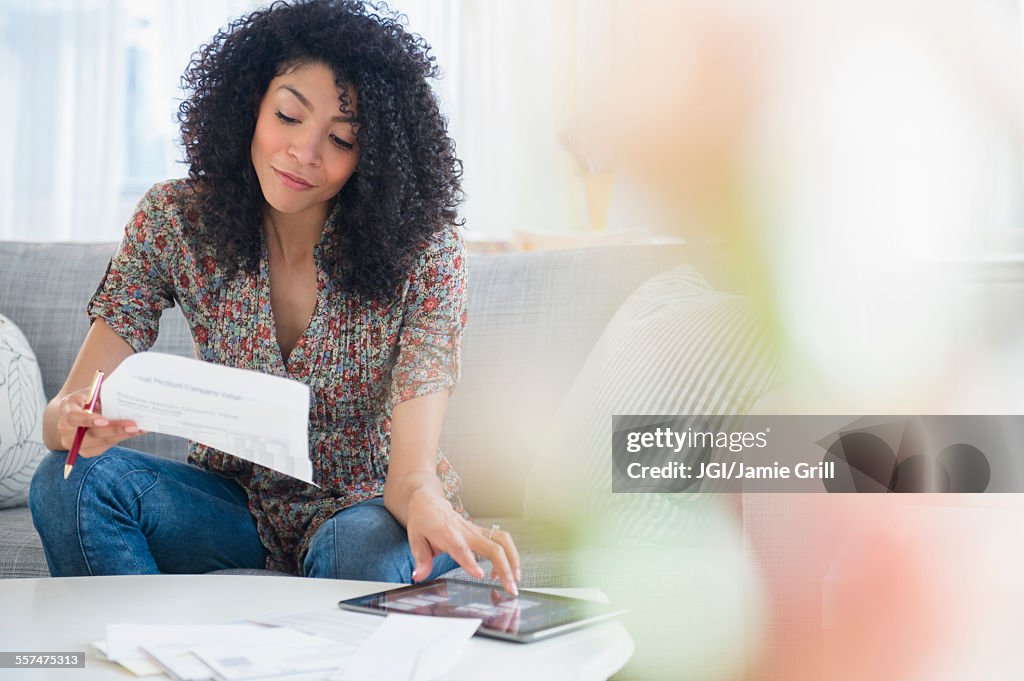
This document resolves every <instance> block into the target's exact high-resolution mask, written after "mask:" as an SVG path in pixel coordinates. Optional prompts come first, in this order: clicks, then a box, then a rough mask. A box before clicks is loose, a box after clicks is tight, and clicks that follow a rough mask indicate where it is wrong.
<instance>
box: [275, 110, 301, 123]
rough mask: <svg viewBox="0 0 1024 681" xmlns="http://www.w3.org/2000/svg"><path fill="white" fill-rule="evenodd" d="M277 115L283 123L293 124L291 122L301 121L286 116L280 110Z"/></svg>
mask: <svg viewBox="0 0 1024 681" xmlns="http://www.w3.org/2000/svg"><path fill="white" fill-rule="evenodd" d="M275 115H276V116H277V117H278V118H279V119H280V120H281V122H282V123H288V124H291V123H298V122H299V121H298V120H296V119H294V118H291V117H289V116H285V115H284V114H283V113H281V112H280V111H278V112H277V113H276V114H275Z"/></svg>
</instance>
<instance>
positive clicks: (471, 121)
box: [0, 0, 608, 241]
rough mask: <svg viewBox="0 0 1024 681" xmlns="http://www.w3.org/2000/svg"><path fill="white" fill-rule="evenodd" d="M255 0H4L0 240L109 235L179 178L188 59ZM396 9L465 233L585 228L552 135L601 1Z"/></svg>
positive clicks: (456, 2)
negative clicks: (438, 129) (437, 73)
mask: <svg viewBox="0 0 1024 681" xmlns="http://www.w3.org/2000/svg"><path fill="white" fill-rule="evenodd" d="M264 4H266V3H265V2H255V1H253V0H203V1H202V2H199V1H197V0H162V1H161V2H150V1H147V0H43V1H42V2H40V1H39V0H0V8H2V11H0V56H2V57H3V58H4V61H3V63H4V64H5V68H4V69H2V70H0V86H2V87H3V91H4V92H5V93H7V96H8V98H9V99H8V101H9V102H10V105H9V106H5V107H0V125H2V126H3V129H4V130H5V131H8V132H9V134H8V140H9V141H8V144H6V145H2V146H0V239H11V240H39V241H61V240H76V241H95V240H114V239H117V238H119V236H120V233H121V230H122V228H123V225H124V221H125V220H126V219H128V217H129V216H130V213H131V209H132V206H133V205H134V203H135V201H136V200H137V199H138V198H139V196H140V195H141V193H142V192H143V191H144V190H145V189H146V187H148V186H149V185H150V184H152V183H153V182H157V181H159V180H162V179H166V178H168V177H180V176H183V175H184V174H185V173H186V168H185V167H184V166H182V165H181V164H180V163H178V161H180V159H181V157H182V154H181V150H180V147H179V144H178V128H177V123H176V121H175V112H176V111H177V106H178V103H179V102H180V98H181V91H180V89H179V80H180V77H181V74H182V72H183V71H184V69H185V66H186V64H187V63H188V59H189V56H190V55H191V54H192V52H193V51H194V50H195V49H196V48H198V47H199V46H200V45H201V44H202V43H204V42H205V41H206V40H208V39H209V38H210V37H211V36H212V35H213V34H214V33H215V32H216V30H217V29H219V28H220V27H222V26H224V25H225V24H226V23H227V22H228V21H229V20H230V19H233V18H235V17H237V16H239V15H241V14H244V13H245V12H247V11H250V10H251V9H253V8H254V7H257V6H261V5H264ZM392 4H393V5H394V6H395V8H396V9H398V10H399V11H401V12H403V13H406V14H407V15H408V16H409V19H410V21H409V29H410V30H412V31H414V32H416V33H420V34H421V35H423V36H424V37H425V38H426V39H427V41H428V42H430V44H431V45H432V46H433V48H434V54H435V55H436V56H437V59H438V62H439V64H440V65H441V67H442V72H443V78H442V80H441V81H440V82H439V83H437V84H436V88H437V91H438V93H439V95H440V97H441V100H442V109H443V110H444V111H445V112H446V114H447V115H448V118H449V124H450V133H451V134H452V136H453V137H454V139H455V140H456V144H457V151H458V154H459V156H460V157H461V158H462V159H463V161H464V162H465V177H464V189H465V191H466V194H467V201H466V203H465V204H464V205H463V208H462V214H463V216H464V217H465V218H466V219H467V225H468V226H469V227H470V229H471V230H472V231H473V232H474V233H476V234H484V235H509V234H511V233H512V232H513V231H514V230H516V229H521V228H527V229H542V230H554V231H564V230H573V229H585V228H586V227H587V213H586V207H585V200H584V193H583V183H582V178H581V176H580V175H579V174H578V172H577V170H576V168H575V164H574V162H573V161H572V159H571V158H570V156H569V155H568V154H567V153H566V152H565V151H564V150H563V149H562V147H561V145H560V143H559V140H558V136H559V131H560V129H561V126H562V125H563V124H564V123H565V121H566V119H567V118H568V116H569V115H570V114H571V112H572V111H573V110H574V107H575V106H576V105H577V103H578V101H579V95H580V93H579V90H580V87H581V86H580V85H579V82H578V79H577V74H578V73H579V72H580V70H581V66H582V64H581V59H582V55H585V54H587V53H591V52H593V48H594V46H593V45H592V44H590V43H589V42H588V41H589V38H588V36H591V35H592V34H593V32H592V30H591V28H590V25H589V23H593V22H595V21H597V20H598V18H599V17H600V16H603V14H602V12H603V11H604V8H606V7H607V5H608V0H601V1H600V2H599V3H595V4H594V5H593V6H592V5H591V4H590V3H587V4H586V5H585V7H586V11H584V9H582V8H581V7H578V6H577V3H576V2H575V0H558V1H557V2H549V1H547V0H520V1H519V2H510V1H502V0H395V1H394V2H393V3H392ZM599 8H601V9H599ZM588 22H589V23H588Z"/></svg>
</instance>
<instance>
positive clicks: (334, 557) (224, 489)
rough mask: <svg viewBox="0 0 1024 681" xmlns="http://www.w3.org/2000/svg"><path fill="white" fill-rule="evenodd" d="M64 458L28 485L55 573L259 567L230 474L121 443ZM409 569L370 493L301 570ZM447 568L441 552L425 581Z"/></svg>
mask: <svg viewBox="0 0 1024 681" xmlns="http://www.w3.org/2000/svg"><path fill="white" fill-rule="evenodd" d="M66 458H67V452H50V454H48V455H47V456H45V457H43V460H42V461H41V462H40V464H39V468H38V469H36V472H35V475H34V476H33V478H32V486H31V488H30V490H29V507H30V508H31V511H32V522H33V523H34V524H35V526H36V530H37V531H38V532H39V536H40V537H41V538H42V541H43V550H44V551H45V553H46V562H47V564H48V565H49V567H50V574H51V575H53V576H54V577H69V576H77V575H126V574H160V573H174V574H199V573H204V572H211V571H213V570H224V569H231V568H250V569H263V568H264V566H265V564H266V558H267V551H266V549H265V548H264V547H263V544H262V542H261V541H260V538H259V534H258V533H257V531H256V522H255V520H254V519H253V517H252V515H251V514H250V513H249V508H248V497H247V495H246V492H245V490H244V489H243V488H242V487H241V486H239V485H238V483H236V482H235V481H234V480H231V479H229V478H224V477H221V476H219V475H216V474H214V473H211V472H209V471H206V470H203V469H201V468H199V467H197V466H193V465H191V464H188V463H185V462H182V461H174V460H171V459H165V458H161V457H158V456H154V455H152V454H145V453H143V452H137V451H135V450H132V449H126V448H124V447H112V448H111V449H109V450H107V451H106V452H104V453H103V454H101V455H100V456H95V457H89V458H86V457H79V458H78V460H77V461H76V462H75V467H74V469H73V470H72V472H71V476H70V477H69V478H68V479H67V480H65V479H64V461H65V460H66ZM413 567H415V564H414V562H413V559H412V552H411V551H410V550H409V542H408V537H407V535H406V532H405V529H404V528H403V527H402V526H401V525H400V524H399V523H398V522H397V521H396V520H395V519H394V517H393V516H392V515H391V513H389V512H388V510H387V509H386V508H384V503H383V499H379V498H378V499H371V500H369V501H365V502H362V503H359V504H356V505H354V506H351V507H349V508H347V509H345V510H343V511H339V512H338V513H336V514H334V515H333V516H332V517H331V518H330V519H328V520H327V521H326V522H325V523H324V524H323V525H322V526H321V527H320V528H319V529H318V530H317V531H316V533H315V534H314V535H313V539H312V541H311V542H310V548H309V551H308V552H307V555H306V557H305V559H304V561H303V565H302V572H303V576H305V577H322V578H333V579H363V580H372V581H387V582H404V583H409V582H411V581H412V569H413ZM455 567H457V565H456V564H455V561H453V560H452V559H451V558H450V557H449V556H448V555H447V554H442V555H440V556H438V557H436V558H435V559H434V570H433V572H432V574H431V578H433V577H436V576H438V575H440V574H442V573H444V572H447V571H449V570H451V569H453V568H455Z"/></svg>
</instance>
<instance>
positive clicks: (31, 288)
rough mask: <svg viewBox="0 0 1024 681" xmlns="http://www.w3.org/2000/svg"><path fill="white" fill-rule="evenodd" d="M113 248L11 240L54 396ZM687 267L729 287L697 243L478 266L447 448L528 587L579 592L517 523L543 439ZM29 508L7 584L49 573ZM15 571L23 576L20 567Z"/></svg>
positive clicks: (0, 545)
mask: <svg viewBox="0 0 1024 681" xmlns="http://www.w3.org/2000/svg"><path fill="white" fill-rule="evenodd" d="M115 249H116V244H113V243H105V244H79V243H74V244H36V243H16V242H0V313H2V314H5V315H7V316H8V317H9V318H10V319H11V320H12V321H14V322H15V323H16V324H17V325H18V326H19V327H20V328H21V329H22V331H23V332H24V333H25V336H26V337H27V338H28V340H29V343H30V344H31V345H32V348H33V350H34V351H35V353H36V356H37V357H38V359H39V364H40V368H41V370H42V373H43V385H44V389H45V391H46V394H47V397H52V396H53V395H54V394H56V392H57V391H58V390H59V389H60V386H61V384H62V383H63V381H64V378H65V377H66V376H67V374H68V372H69V371H70V369H71V364H72V362H73V361H74V358H75V355H76V353H77V351H78V348H79V346H80V345H81V342H82V339H83V338H84V337H85V334H86V331H87V330H88V329H87V325H88V320H87V318H86V315H85V305H86V301H87V300H88V298H89V296H90V295H91V294H92V292H93V291H94V290H95V288H96V286H97V285H98V283H99V281H100V279H101V277H102V276H103V272H104V270H105V269H106V266H107V261H108V259H109V258H110V256H111V255H112V254H113V253H114V251H115ZM680 262H697V263H698V268H699V269H701V270H702V272H704V273H705V274H706V275H707V276H708V278H709V279H710V280H711V281H712V283H713V284H714V283H716V282H718V281H720V279H719V278H718V277H717V276H716V270H717V268H716V267H715V265H714V262H715V261H714V257H713V252H712V253H709V252H708V251H707V250H706V249H700V250H697V249H695V248H693V247H691V246H671V247H668V246H630V247H623V248H594V249H584V250H573V251H548V252H538V253H516V254H507V255H482V256H472V257H470V259H469V268H470V284H469V326H468V327H467V329H466V335H465V339H464V343H463V355H462V382H461V383H460V384H459V386H458V388H457V389H456V391H455V393H454V395H453V397H452V401H451V404H450V406H449V409H448V416H447V418H446V421H445V427H444V432H443V434H442V447H443V448H444V451H445V453H446V455H447V456H448V458H449V459H450V460H451V462H452V464H453V466H454V467H455V469H456V470H457V471H458V472H459V474H460V475H461V477H462V498H463V501H464V503H465V506H466V509H467V510H468V511H469V512H470V513H471V514H472V515H474V516H479V517H481V518H485V517H501V518H509V520H507V521H504V520H503V521H502V525H503V526H504V527H506V529H509V530H511V531H512V532H513V534H514V536H516V538H517V540H518V541H519V543H520V545H521V547H524V548H523V551H522V552H523V555H524V556H525V558H526V560H524V572H525V573H526V574H524V579H523V582H524V584H529V585H531V586H542V585H562V584H567V583H571V570H570V568H569V567H566V566H567V565H568V564H567V563H566V562H565V561H564V558H565V556H563V555H561V553H560V551H559V549H558V547H559V546H560V545H561V546H564V545H565V544H564V543H563V544H558V542H557V541H551V542H549V543H547V544H545V543H544V542H540V541H538V542H534V540H533V539H532V537H533V533H534V531H533V529H531V528H530V527H528V526H526V525H519V526H517V525H515V520H514V518H516V517H519V516H521V515H522V498H523V487H524V480H525V477H526V474H527V471H529V470H530V469H531V468H532V465H533V453H534V452H535V451H537V448H536V446H535V442H536V440H535V438H536V437H537V435H536V434H537V433H540V432H543V430H544V428H545V427H546V425H547V422H548V419H549V418H551V415H552V414H553V413H554V412H555V407H556V405H557V404H558V403H559V401H560V400H561V397H562V395H563V394H564V393H565V391H566V390H567V388H568V386H569V385H570V383H571V381H572V379H573V377H574V376H575V374H576V373H577V371H578V370H579V368H580V366H581V365H582V363H583V360H584V359H585V358H586V356H587V353H588V351H589V349H590V348H591V346H592V345H593V343H594V342H595V341H596V339H597V337H598V335H599V334H600V332H601V330H602V329H603V328H604V326H605V324H606V323H607V321H608V320H609V319H610V318H611V316H612V314H613V313H614V311H615V309H616V308H617V307H618V306H619V304H620V303H621V302H622V301H623V300H625V298H626V297H627V296H628V295H629V293H630V292H631V291H633V290H634V289H635V288H636V287H637V285H639V284H640V283H641V282H642V281H644V280H645V279H647V278H648V277H650V276H651V275H653V274H655V273H658V272H661V271H664V270H666V269H668V268H670V267H673V266H675V265H677V264H679V263H680ZM723 283H724V282H723ZM725 285H726V286H727V285H728V284H727V283H725ZM153 350H155V351H159V352H170V353H176V354H182V355H190V354H191V351H192V343H191V338H190V336H189V332H188V329H187V328H186V325H185V323H184V319H183V318H182V316H181V314H180V312H179V310H178V309H177V308H174V309H171V310H168V311H167V312H166V314H164V316H163V319H162V320H161V329H160V336H159V339H158V340H157V343H156V345H155V346H154V348H153ZM131 445H132V446H133V447H136V448H138V449H142V450H144V451H149V452H153V453H155V454H160V455H163V456H173V457H175V458H178V459H183V458H184V456H185V447H184V442H183V441H182V440H178V439H176V438H169V437H165V436H160V435H146V436H143V437H141V438H137V439H133V440H132V441H131ZM19 510H20V511H22V513H23V517H22V519H21V521H20V524H19V522H11V523H9V524H7V525H0V532H2V533H4V534H3V535H2V536H0V561H3V560H4V558H3V557H2V556H6V557H7V562H6V563H5V565H7V566H8V568H7V572H6V573H4V574H7V575H10V576H13V575H14V574H19V575H20V576H30V575H37V574H45V571H46V565H45V561H44V560H43V557H42V550H41V548H40V547H39V545H38V539H36V538H35V533H34V531H33V530H32V529H31V521H30V519H29V516H28V512H27V509H19ZM0 513H6V512H0ZM481 522H486V521H481ZM540 534H544V535H546V534H547V533H546V532H543V531H542V532H540ZM11 561H14V562H15V563H19V564H20V567H17V566H15V567H11V566H12V565H14V563H12V562H11ZM0 569H4V568H0Z"/></svg>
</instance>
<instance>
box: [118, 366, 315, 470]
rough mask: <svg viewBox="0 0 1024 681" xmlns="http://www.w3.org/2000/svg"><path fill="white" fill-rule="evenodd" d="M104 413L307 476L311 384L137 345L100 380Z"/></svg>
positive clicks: (273, 467)
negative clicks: (142, 349) (136, 350)
mask: <svg viewBox="0 0 1024 681" xmlns="http://www.w3.org/2000/svg"><path fill="white" fill-rule="evenodd" d="M100 399H101V400H102V403H103V415H104V416H105V417H107V418H110V419H129V420H132V421H135V422H136V423H137V424H138V426H139V428H141V429H142V430H148V431H151V432H154V433H164V434H166V435H177V436H178V437H184V438H188V439H189V440H194V441H195V442H199V443H201V444H204V445H207V446H209V447H213V448H215V449H219V450H221V451H222V452H227V453H228V454H233V455H234V456H237V457H238V458H240V459H245V460H246V461H252V462H253V463H257V464H259V465H261V466H266V467H267V468H272V469H274V470H275V471H278V472H280V473H284V474H285V475H290V476H291V477H293V478H298V479H299V480H303V481H305V482H308V483H310V484H314V483H313V465H312V463H310V460H309V386H307V385H305V384H303V383H299V382H298V381H294V380H291V379H288V378H281V377H280V376H271V375H270V374H261V373H259V372H257V371H247V370H245V369H235V368H232V367H226V366H221V365H219V364H212V363H210V362H201V361H199V360H195V359H188V358H187V357H179V356H177V355H166V354H162V353H158V352H140V353H137V354H134V355H132V356H130V357H128V358H127V359H125V360H124V361H123V362H121V364H120V366H118V367H117V369H116V370H115V371H114V372H113V373H112V374H111V375H110V377H109V378H108V379H107V380H106V381H105V382H104V383H103V388H102V393H101V396H100Z"/></svg>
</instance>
